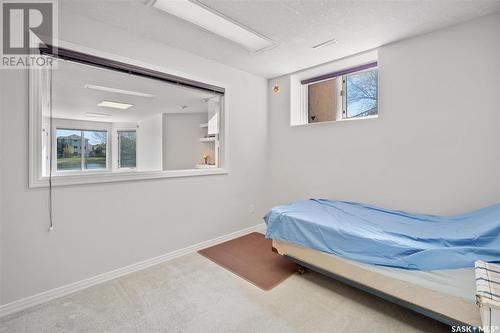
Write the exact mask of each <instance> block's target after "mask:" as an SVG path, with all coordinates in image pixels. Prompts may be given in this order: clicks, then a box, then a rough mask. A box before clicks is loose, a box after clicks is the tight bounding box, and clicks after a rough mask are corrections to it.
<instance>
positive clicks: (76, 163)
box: [56, 128, 108, 172]
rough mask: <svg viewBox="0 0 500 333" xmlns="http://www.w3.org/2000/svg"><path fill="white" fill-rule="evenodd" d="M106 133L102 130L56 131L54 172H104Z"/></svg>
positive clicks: (61, 129)
mask: <svg viewBox="0 0 500 333" xmlns="http://www.w3.org/2000/svg"><path fill="white" fill-rule="evenodd" d="M107 141H108V133H107V132H106V131H102V130H81V129H65V128H57V129H56V161H57V163H56V171H57V172H64V171H90V170H96V171H98V170H106V169H107V168H108V167H107V166H108V159H107Z"/></svg>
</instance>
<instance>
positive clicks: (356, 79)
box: [301, 63, 378, 123]
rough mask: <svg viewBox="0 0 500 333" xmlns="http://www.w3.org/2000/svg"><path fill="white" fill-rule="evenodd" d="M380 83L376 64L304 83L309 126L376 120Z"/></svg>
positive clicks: (342, 71)
mask: <svg viewBox="0 0 500 333" xmlns="http://www.w3.org/2000/svg"><path fill="white" fill-rule="evenodd" d="M377 82H378V72H377V68H376V63H371V64H367V65H362V66H358V67H356V68H351V69H345V70H341V71H338V72H335V73H330V74H325V75H322V76H319V77H316V78H311V79H307V80H303V81H301V83H302V85H303V87H305V88H306V89H305V90H304V94H305V95H306V96H305V99H306V101H307V103H306V104H305V106H306V108H307V110H304V111H306V112H307V123H318V122H326V121H339V120H347V119H361V118H372V117H376V116H377V115H378V103H377V101H378V98H377V96H378V84H377ZM304 118H305V117H304Z"/></svg>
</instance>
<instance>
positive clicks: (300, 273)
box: [297, 264, 306, 275]
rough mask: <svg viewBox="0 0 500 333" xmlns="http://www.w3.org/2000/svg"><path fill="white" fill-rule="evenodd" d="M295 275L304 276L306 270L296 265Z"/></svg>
mask: <svg viewBox="0 0 500 333" xmlns="http://www.w3.org/2000/svg"><path fill="white" fill-rule="evenodd" d="M297 273H299V275H304V274H305V273H306V268H305V267H304V266H302V265H299V264H297Z"/></svg>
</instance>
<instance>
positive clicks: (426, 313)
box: [283, 255, 470, 326]
mask: <svg viewBox="0 0 500 333" xmlns="http://www.w3.org/2000/svg"><path fill="white" fill-rule="evenodd" d="M283 257H285V258H287V259H288V260H291V261H293V262H295V263H296V264H297V265H298V266H299V273H301V267H306V268H308V269H310V270H312V271H315V272H318V273H320V274H322V275H325V276H328V277H330V278H332V279H335V280H337V281H340V282H342V283H345V284H347V285H350V286H352V287H354V288H357V289H361V290H363V291H365V292H367V293H369V294H372V295H375V296H377V297H380V298H383V299H385V300H387V301H389V302H392V303H395V304H397V305H399V306H402V307H404V308H407V309H410V310H412V311H415V312H417V313H420V314H422V315H424V316H426V317H429V318H432V319H434V320H437V321H439V322H441V323H443V324H446V325H449V326H470V325H468V324H466V323H463V322H461V321H457V320H455V319H452V318H449V317H447V316H445V315H443V314H441V313H438V312H434V311H432V310H429V309H426V308H422V307H420V306H418V305H415V304H413V303H410V302H407V301H405V300H402V299H399V298H396V297H394V296H391V295H389V294H386V293H384V292H381V291H380V290H377V289H374V288H371V287H368V286H365V285H363V284H360V283H358V282H356V281H354V280H350V279H347V278H345V277H342V276H340V275H337V274H335V273H332V272H329V271H326V270H324V269H322V268H319V267H316V266H314V265H311V264H308V263H306V262H303V261H301V260H299V259H296V258H294V257H290V256H287V255H284V256H283ZM302 273H303V271H302ZM302 273H301V274H302Z"/></svg>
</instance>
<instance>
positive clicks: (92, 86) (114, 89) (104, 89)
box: [85, 84, 154, 98]
mask: <svg viewBox="0 0 500 333" xmlns="http://www.w3.org/2000/svg"><path fill="white" fill-rule="evenodd" d="M85 88H87V89H93V90H99V91H106V92H112V93H117V94H124V95H132V96H139V97H148V98H151V97H154V95H151V94H146V93H141V92H137V91H131V90H123V89H117V88H110V87H103V86H98V85H95V84H86V85H85Z"/></svg>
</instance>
